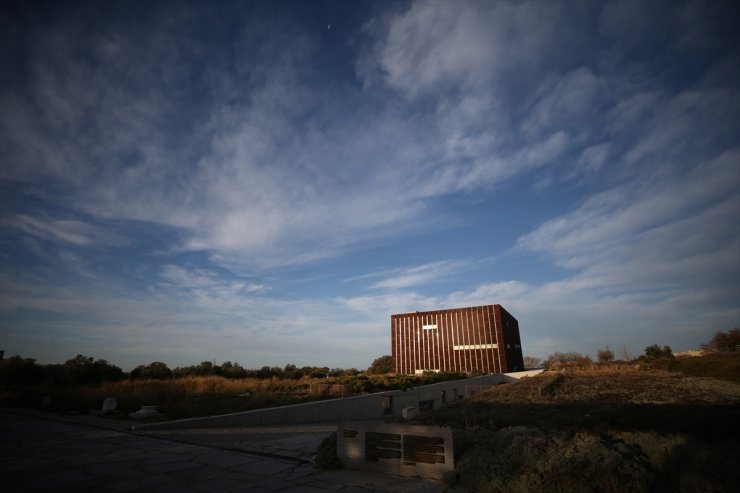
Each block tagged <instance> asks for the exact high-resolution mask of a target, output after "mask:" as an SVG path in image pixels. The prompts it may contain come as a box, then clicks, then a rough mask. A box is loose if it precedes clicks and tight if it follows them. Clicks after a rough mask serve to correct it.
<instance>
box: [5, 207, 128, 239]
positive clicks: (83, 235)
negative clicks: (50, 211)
mask: <svg viewBox="0 0 740 493" xmlns="http://www.w3.org/2000/svg"><path fill="white" fill-rule="evenodd" d="M0 226H5V227H10V228H14V229H17V230H20V231H22V232H23V233H24V234H27V235H29V236H32V237H35V238H38V239H41V240H47V241H54V242H60V243H66V244H70V245H74V246H95V245H108V246H121V245H124V244H126V241H125V240H124V239H123V238H121V237H120V236H119V235H118V234H116V233H114V232H111V231H110V230H107V229H105V228H101V227H98V226H95V225H93V224H90V223H87V222H84V221H79V220H76V219H53V218H49V217H44V216H31V215H28V214H13V215H10V216H7V217H5V218H0Z"/></svg>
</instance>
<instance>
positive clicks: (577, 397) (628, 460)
mask: <svg viewBox="0 0 740 493" xmlns="http://www.w3.org/2000/svg"><path fill="white" fill-rule="evenodd" d="M419 421H420V422H422V423H424V424H437V425H448V426H452V427H453V428H457V429H458V430H459V431H458V438H457V439H456V445H457V446H456V448H457V449H458V450H457V452H458V454H459V455H458V458H457V460H456V465H455V472H454V474H451V475H449V477H448V478H447V479H448V480H449V481H450V482H452V483H460V484H463V485H465V486H467V487H469V488H471V489H472V490H473V491H480V492H503V491H507V492H529V491H569V492H578V491H583V492H591V491H604V492H619V491H632V492H649V491H656V490H659V491H717V492H722V491H736V477H735V474H736V472H735V471H736V470H737V468H738V466H740V463H738V459H737V458H738V457H740V442H738V441H737V437H738V436H740V385H738V384H736V383H732V382H723V381H718V380H714V379H708V378H696V377H687V376H684V375H682V374H679V373H669V372H665V371H626V372H591V373H589V372H574V373H565V374H557V373H550V374H543V375H540V376H537V377H533V378H525V379H522V380H519V381H518V382H516V383H511V384H506V385H501V386H498V387H493V388H491V389H489V390H488V391H485V392H482V393H480V394H478V395H476V396H475V397H474V398H473V399H469V400H468V401H467V402H465V401H463V402H460V403H457V404H454V405H451V406H446V407H443V408H441V409H438V410H436V411H433V412H431V413H429V414H426V415H423V416H421V417H420V419H419Z"/></svg>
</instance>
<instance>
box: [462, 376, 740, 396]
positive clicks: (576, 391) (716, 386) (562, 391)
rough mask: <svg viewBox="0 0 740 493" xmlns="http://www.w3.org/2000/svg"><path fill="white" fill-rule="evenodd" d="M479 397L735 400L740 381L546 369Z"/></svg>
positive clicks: (739, 388) (483, 393)
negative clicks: (559, 371)
mask: <svg viewBox="0 0 740 493" xmlns="http://www.w3.org/2000/svg"><path fill="white" fill-rule="evenodd" d="M474 400H476V401H478V402H499V403H506V402H516V403H522V402H531V403H536V402H540V403H553V402H557V403H567V402H574V403H575V402H589V403H618V404H740V385H738V384H736V383H732V382H724V381H719V380H715V379H711V378H699V377H687V376H684V375H682V374H680V373H670V372H665V371H640V370H632V371H622V372H575V373H564V374H560V373H554V372H545V373H543V374H541V375H538V376H536V377H531V378H523V379H521V380H519V381H517V382H514V383H511V384H507V385H501V386H498V387H493V388H491V389H489V390H486V391H485V392H482V393H480V394H479V395H477V396H476V397H475V398H474Z"/></svg>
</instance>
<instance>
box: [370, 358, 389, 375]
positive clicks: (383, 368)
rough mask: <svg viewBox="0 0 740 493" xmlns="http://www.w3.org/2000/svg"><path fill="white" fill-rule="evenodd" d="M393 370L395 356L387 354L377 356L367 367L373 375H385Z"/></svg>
mask: <svg viewBox="0 0 740 493" xmlns="http://www.w3.org/2000/svg"><path fill="white" fill-rule="evenodd" d="M392 371H393V358H392V357H391V356H390V355H388V354H386V355H385V356H381V357H380V358H375V359H374V360H373V364H372V365H370V368H368V369H367V372H368V373H370V374H372V375H384V374H386V373H391V372H392Z"/></svg>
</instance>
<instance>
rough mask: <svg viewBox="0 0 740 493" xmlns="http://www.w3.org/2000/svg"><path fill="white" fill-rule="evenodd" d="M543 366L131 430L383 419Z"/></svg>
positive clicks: (460, 396)
mask: <svg viewBox="0 0 740 493" xmlns="http://www.w3.org/2000/svg"><path fill="white" fill-rule="evenodd" d="M541 371H542V370H533V371H525V372H516V373H506V374H495V375H484V376H480V377H472V378H465V379H462V380H452V381H449V382H441V383H435V384H432V385H424V386H421V387H415V388H413V389H408V390H391V391H387V392H378V393H375V394H367V395H359V396H356V397H343V398H338V399H329V400H325V401H317V402H307V403H303V404H294V405H291V406H281V407H271V408H267V409H257V410H254V411H245V412H240V413H234V414H223V415H220V416H207V417H203V418H190V419H180V420H176V421H165V422H160V423H147V424H136V425H134V426H132V427H131V429H132V430H145V429H149V430H154V429H157V430H170V429H187V428H227V427H238V426H264V425H285V424H307V423H341V422H344V421H348V420H354V421H357V420H382V419H388V420H392V419H396V418H400V417H402V416H403V414H404V410H406V414H407V415H408V413H409V412H412V413H414V412H418V411H419V410H422V411H423V410H426V409H436V408H438V407H440V406H442V405H444V404H445V403H449V402H454V401H456V400H459V399H464V398H465V397H470V396H471V395H473V394H475V393H478V392H480V391H481V390H482V389H484V388H486V387H489V386H491V385H498V384H501V383H506V382H511V381H514V380H518V379H519V378H521V377H524V376H532V375H536V374H538V373H540V372H541Z"/></svg>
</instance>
